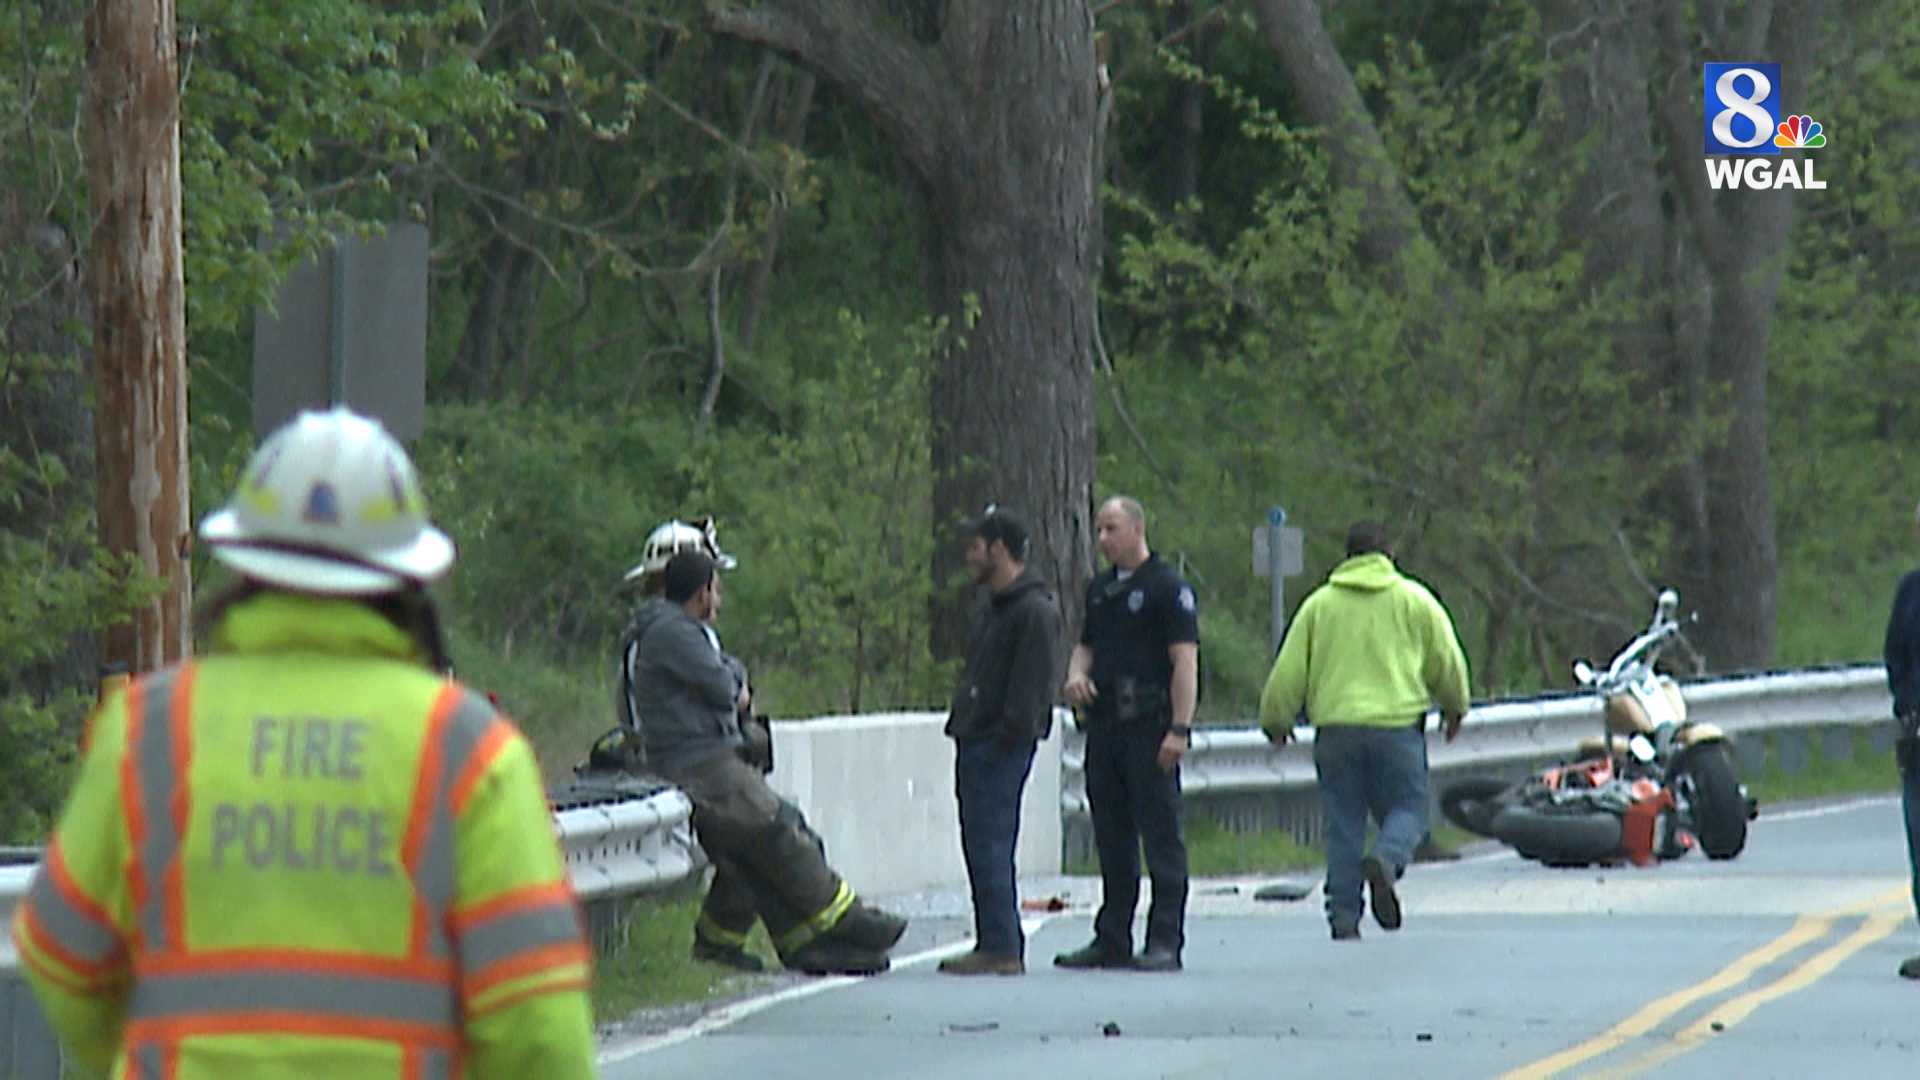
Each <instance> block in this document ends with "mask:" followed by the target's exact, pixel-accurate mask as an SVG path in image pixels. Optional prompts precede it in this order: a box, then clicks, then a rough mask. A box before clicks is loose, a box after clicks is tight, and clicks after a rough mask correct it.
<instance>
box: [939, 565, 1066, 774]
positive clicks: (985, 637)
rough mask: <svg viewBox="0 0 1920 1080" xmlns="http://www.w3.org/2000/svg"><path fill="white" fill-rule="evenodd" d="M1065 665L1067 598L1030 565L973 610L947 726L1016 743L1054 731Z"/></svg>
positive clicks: (953, 731)
mask: <svg viewBox="0 0 1920 1080" xmlns="http://www.w3.org/2000/svg"><path fill="white" fill-rule="evenodd" d="M1063 667H1064V664H1063V663H1062V657H1061V649H1060V604H1059V601H1057V600H1056V599H1055V598H1054V595H1053V590H1052V589H1049V588H1047V583H1046V582H1044V581H1041V580H1040V579H1039V578H1038V577H1037V576H1035V575H1034V573H1033V572H1032V571H1030V570H1025V571H1022V572H1021V574H1020V576H1019V577H1017V578H1015V579H1014V580H1013V582H1012V584H1010V585H1008V586H1007V587H1006V588H1004V589H1002V590H1000V591H999V592H997V593H994V594H993V597H992V599H990V600H988V601H987V603H986V604H984V605H982V606H981V608H980V610H979V612H978V613H977V614H975V615H974V617H973V630H972V632H971V633H970V634H969V635H968V637H967V667H966V670H965V672H963V673H962V674H961V677H960V686H959V689H957V690H955V691H954V693H953V710H952V712H951V713H949V714H948V716H947V729H946V730H947V734H948V735H951V736H953V737H954V738H956V739H979V738H997V739H999V740H1001V741H1002V742H1005V743H1009V744H1012V743H1019V742H1032V741H1035V740H1039V739H1044V738H1046V737H1047V734H1048V733H1049V732H1050V731H1052V730H1053V696H1054V690H1055V689H1056V688H1058V687H1059V685H1060V676H1061V669H1062V668H1063Z"/></svg>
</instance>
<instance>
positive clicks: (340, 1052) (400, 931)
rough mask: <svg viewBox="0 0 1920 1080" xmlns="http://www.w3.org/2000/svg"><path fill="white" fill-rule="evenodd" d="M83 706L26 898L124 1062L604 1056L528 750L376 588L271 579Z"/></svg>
mask: <svg viewBox="0 0 1920 1080" xmlns="http://www.w3.org/2000/svg"><path fill="white" fill-rule="evenodd" d="M216 644H217V651H216V652H215V653H214V654H213V655H210V656H207V657H205V658H203V659H199V660H196V661H191V662H188V663H186V664H183V665H180V666H178V667H174V668H169V669H167V670H164V671H161V672H157V673H154V674H152V675H149V676H146V677H143V678H141V679H138V680H136V681H135V682H134V683H133V684H132V685H131V686H130V687H128V689H127V691H126V692H125V693H124V694H123V695H118V696H115V697H113V698H111V699H109V700H108V702H107V703H106V705H105V706H104V707H103V708H102V710H101V711H100V712H99V713H98V714H97V715H96V716H95V717H94V718H93V721H92V727H91V730H90V733H89V737H88V741H87V747H86V750H85V753H84V755H83V757H82V760H81V764H80V773H79V778H78V780H77V781H76V783H75V785H74V789H73V792H72V794H71V795H70V797H69V799H68V803H67V806H66V808H65V810H64V811H63V812H62V813H61V816H60V821H59V823H58V825H57V826H56V828H55V831H54V835H53V838H52V839H51V841H50V842H49V843H48V844H47V847H46V851H45V854H44V856H43V857H42V859H41V863H40V868H39V870H38V872H37V873H36V874H35V875H34V878H33V882H32V885H31V886H30V888H29V891H28V895H27V897H26V899H25V900H24V902H23V903H21V904H20V905H19V907H18V909H17V910H16V912H15V915H14V921H13V938H14V942H15V944H16V947H17V949H18V951H19V955H20V959H21V961H22V965H21V966H22V968H23V970H24V971H25V973H26V976H27V978H28V980H29V981H30V982H31V983H32V985H33V989H34V992H35V994H36V995H37V996H38V998H39V1000H40V1003H41V1006H42V1008H43V1009H44V1010H45V1012H46V1015H47V1019H48V1020H49V1021H50V1022H51V1023H52V1025H53V1028H54V1030H55V1031H56V1032H57V1033H58V1034H59V1036H60V1039H61V1042H62V1043H63V1044H64V1045H65V1046H66V1048H67V1050H68V1052H69V1053H71V1054H72V1055H74V1056H75V1057H77V1058H79V1059H80V1061H81V1062H82V1063H83V1064H86V1065H88V1066H90V1067H92V1068H94V1069H96V1070H100V1071H105V1070H106V1069H108V1068H109V1067H111V1068H112V1075H113V1076H114V1077H133V1076H137V1077H141V1078H143V1080H144V1078H158V1077H166V1078H173V1077H180V1078H183V1080H184V1078H194V1077H287V1078H289V1080H291V1078H294V1077H302V1078H304V1077H314V1076H326V1077H400V1078H408V1080H412V1078H421V1080H433V1078H442V1077H449V1078H450V1077H458V1076H468V1077H516V1078H519V1077H536V1076H537V1077H576V1076H592V1075H593V1074H594V1043H593V1030H592V1017H591V1010H590V1008H589V1005H588V1001H587V995H586V987H587V983H588V978H589V975H590V964H591V953H590V952H589V948H588V945H587V943H586V940H585V936H584V934H583V931H582V927H581V920H580V915H579V905H578V904H577V903H576V901H575V899H574V896H573V892H572V889H571V888H570V887H569V885H568V883H567V876H566V869H565V865H564V860H563V858H562V856H561V853H560V850H559V846H558V844H557V843H556V842H555V839H554V833H553V819H552V817H551V815H550V813H549V811H548V808H547V803H546V796H545V793H544V791H543V790H542V788H541V783H540V775H539V771H538V769H537V768H536V766H535V762H534V758H533V753H532V750H531V749H530V748H529V747H528V745H527V742H526V740H525V739H524V738H522V737H521V735H520V733H519V732H518V731H517V730H516V729H515V728H514V726H513V724H512V723H511V722H510V721H508V720H507V719H506V718H505V717H503V716H501V715H500V714H498V713H497V712H495V711H494V709H493V708H492V707H491V706H490V705H489V704H488V703H487V700H486V699H485V698H484V697H482V696H480V695H477V694H475V693H474V692H472V691H471V690H468V689H465V688H464V687H462V686H460V685H459V684H457V683H454V682H451V681H447V680H443V679H441V678H439V677H437V676H435V675H434V674H432V673H431V672H430V671H428V670H427V668H426V667H425V666H424V665H423V664H422V663H421V662H420V660H419V658H418V656H417V655H416V653H415V650H414V649H413V646H412V644H411V642H410V641H409V640H408V639H407V637H406V636H405V635H404V634H402V633H401V632H400V631H399V630H398V629H397V628H395V627H394V626H393V625H392V624H391V623H389V622H388V621H387V620H386V619H384V618H383V617H381V616H380V615H379V614H377V613H376V612H374V611H372V610H371V609H369V608H367V607H365V606H364V605H361V604H358V603H355V602H352V601H347V600H338V599H319V598H314V597H305V596H296V595H292V594H288V593H277V592H275V593H265V594H262V595H260V596H257V597H254V598H252V599H250V600H247V601H244V602H242V603H240V604H237V605H235V606H234V607H233V608H232V609H231V610H230V611H229V613H228V614H227V616H226V617H225V618H224V619H223V620H222V622H221V624H220V626H219V628H218V640H217V643H216Z"/></svg>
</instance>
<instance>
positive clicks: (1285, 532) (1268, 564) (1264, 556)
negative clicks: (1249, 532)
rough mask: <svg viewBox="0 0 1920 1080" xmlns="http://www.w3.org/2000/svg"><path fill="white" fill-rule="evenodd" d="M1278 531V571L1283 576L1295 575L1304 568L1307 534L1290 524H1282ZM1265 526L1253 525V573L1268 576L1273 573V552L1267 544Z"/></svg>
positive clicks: (1256, 575) (1258, 575)
mask: <svg viewBox="0 0 1920 1080" xmlns="http://www.w3.org/2000/svg"><path fill="white" fill-rule="evenodd" d="M1279 532H1280V573H1281V575H1282V576H1284V577H1295V576H1297V575H1299V574H1301V573H1302V572H1304V571H1305V570H1306V562H1305V558H1306V543H1307V534H1306V533H1303V532H1301V531H1300V530H1299V529H1296V528H1294V527H1293V526H1291V525H1282V526H1281V527H1280V529H1279ZM1267 536H1268V533H1267V526H1265V525H1255V526H1254V527H1253V575H1254V576H1255V577H1269V576H1271V575H1272V573H1273V554H1272V549H1271V548H1270V547H1269V546H1268V545H1269V543H1270V541H1268V539H1267Z"/></svg>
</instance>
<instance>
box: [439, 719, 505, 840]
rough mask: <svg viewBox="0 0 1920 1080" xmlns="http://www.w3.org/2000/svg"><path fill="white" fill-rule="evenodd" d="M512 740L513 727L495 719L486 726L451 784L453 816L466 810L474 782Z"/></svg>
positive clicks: (478, 780)
mask: <svg viewBox="0 0 1920 1080" xmlns="http://www.w3.org/2000/svg"><path fill="white" fill-rule="evenodd" d="M512 741H513V728H512V727H511V726H510V725H508V724H506V723H504V722H501V721H498V720H495V721H494V722H493V723H491V724H489V725H488V726H487V733H486V734H485V735H483V736H481V738H480V745H478V746H476V747H474V748H473V752H472V754H470V755H469V756H468V759H467V765H466V768H464V769H462V770H460V779H459V780H457V781H455V782H454V785H453V816H454V817H459V816H460V815H461V814H464V813H466V811H467V799H468V798H469V797H470V796H471V795H472V794H473V788H474V785H475V784H478V783H479V782H480V778H481V777H482V776H485V775H486V772H487V767H488V766H489V765H492V764H493V759H494V758H496V757H498V756H499V754H500V751H502V750H505V749H506V748H507V744H509V743H511V742H512Z"/></svg>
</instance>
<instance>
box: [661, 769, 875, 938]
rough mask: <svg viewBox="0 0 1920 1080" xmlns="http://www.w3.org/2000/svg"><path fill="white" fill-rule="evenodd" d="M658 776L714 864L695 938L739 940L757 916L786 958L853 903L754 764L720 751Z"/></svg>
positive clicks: (811, 837) (794, 812)
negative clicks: (683, 802) (681, 803)
mask: <svg viewBox="0 0 1920 1080" xmlns="http://www.w3.org/2000/svg"><path fill="white" fill-rule="evenodd" d="M666 779H668V780H670V781H672V782H673V783H674V785H675V786H677V787H679V788H680V790H682V791H684V792H686V795H687V798H688V799H689V800H690V801H691V802H692V803H693V828H694V832H695V834H696V835H697V836H698V837H699V839H700V847H701V848H702V849H703V850H705V851H706V853H707V858H708V859H710V860H712V862H713V866H714V878H713V885H712V886H711V887H710V888H709V889H708V890H707V899H706V902H705V903H704V904H703V905H702V907H701V911H700V921H699V922H698V924H696V926H695V929H694V932H695V933H696V934H698V935H699V936H700V937H701V938H703V939H704V940H706V941H709V942H711V943H713V944H715V945H723V946H729V947H738V946H740V945H743V944H745V942H746V940H747V931H749V930H751V929H752V928H753V920H754V916H755V915H758V916H759V917H760V919H761V920H762V921H764V922H765V923H766V924H767V936H768V937H770V938H772V939H773V946H774V948H775V949H776V950H777V951H778V952H779V953H780V955H781V957H782V958H786V957H789V956H791V955H792V954H793V953H795V952H796V951H798V950H800V949H802V948H805V947H806V945H807V944H808V943H810V942H812V941H813V940H814V939H815V938H817V937H819V936H820V935H821V934H823V933H825V932H827V931H828V930H831V929H833V927H834V926H835V925H836V924H837V923H839V921H840V920H841V918H842V917H843V916H845V915H846V913H847V912H848V911H849V910H850V909H851V908H852V907H853V904H854V894H853V889H852V888H851V887H850V886H848V884H847V883H846V881H845V880H843V879H842V878H841V877H840V875H839V874H836V873H834V871H833V868H832V867H830V866H828V865H827V857H826V852H825V849H824V848H823V847H822V845H821V843H820V838H819V837H818V836H817V835H815V834H814V832H813V831H812V830H811V829H809V828H808V827H807V823H806V819H805V818H803V817H802V816H801V814H800V811H799V809H798V808H796V807H794V806H793V805H792V804H791V803H787V802H785V801H783V800H782V799H781V798H780V796H778V795H776V794H774V791H773V789H772V788H770V787H768V786H767V782H766V779H765V778H764V777H762V776H761V775H760V772H759V770H757V769H755V768H754V767H753V766H751V765H749V764H747V763H746V762H744V761H742V760H740V759H739V758H738V757H736V756H734V755H732V754H722V755H716V756H715V757H713V758H710V759H708V760H706V761H703V762H700V763H699V764H696V765H693V766H691V767H689V768H685V769H676V770H674V771H673V773H672V774H671V775H669V776H667V777H666Z"/></svg>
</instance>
